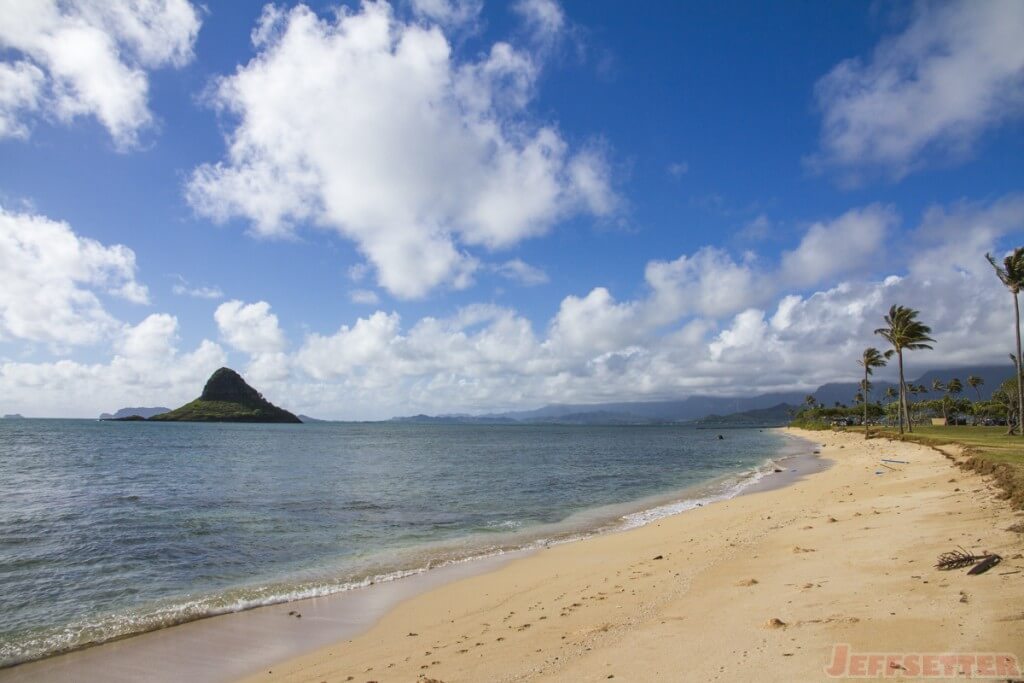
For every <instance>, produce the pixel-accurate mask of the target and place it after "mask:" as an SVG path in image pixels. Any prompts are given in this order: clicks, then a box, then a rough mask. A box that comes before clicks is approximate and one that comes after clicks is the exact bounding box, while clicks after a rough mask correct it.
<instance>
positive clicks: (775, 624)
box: [764, 617, 789, 628]
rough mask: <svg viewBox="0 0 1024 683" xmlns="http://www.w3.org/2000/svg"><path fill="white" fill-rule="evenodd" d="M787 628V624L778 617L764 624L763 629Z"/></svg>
mask: <svg viewBox="0 0 1024 683" xmlns="http://www.w3.org/2000/svg"><path fill="white" fill-rule="evenodd" d="M787 626H789V624H787V623H786V622H784V621H783V620H782V619H779V618H778V617H772V618H771V619H769V620H768V621H766V622H764V627H765V628H786V627H787Z"/></svg>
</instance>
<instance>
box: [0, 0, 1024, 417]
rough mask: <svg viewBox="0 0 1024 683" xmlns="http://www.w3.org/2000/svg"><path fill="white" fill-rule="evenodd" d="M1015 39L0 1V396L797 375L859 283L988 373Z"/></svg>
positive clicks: (701, 7) (658, 384)
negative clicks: (211, 379) (237, 376)
mask: <svg viewBox="0 0 1024 683" xmlns="http://www.w3.org/2000/svg"><path fill="white" fill-rule="evenodd" d="M1022 37H1024V3H1021V2H1018V1H1017V0H1004V1H999V0H980V1H969V0H968V1H963V2H915V3H865V2H860V1H857V2H853V1H843V0H838V1H836V2H830V3H815V2H800V3H761V2H735V3H718V2H686V3H680V2H656V3H645V4H644V5H643V7H642V11H641V9H640V8H638V7H637V6H634V5H630V4H629V3H621V2H612V1H610V0H607V1H605V0H586V1H584V0H574V1H570V0H561V2H559V0H514V1H512V2H494V1H490V2H488V1H486V0H394V1H393V2H391V3H389V2H386V1H384V0H380V1H375V2H364V3H357V2H352V3H336V2H324V3H315V2H311V3H309V4H294V3H278V4H267V5H260V4H259V3H237V2H227V1H223V0H208V1H207V2H206V3H199V2H190V1H189V0H131V1H126V2H123V3H108V2H106V1H105V0H61V1H59V2H58V1H57V0H35V1H33V2H24V1H23V0H0V413H21V414H24V415H27V416H49V417H57V416H67V417H94V416H96V415H97V414H98V413H100V412H103V411H107V412H112V411H113V410H116V409H118V408H120V407H125V406H154V405H163V406H168V407H175V406H177V405H179V404H181V403H183V402H185V401H187V400H190V399H192V398H194V397H196V396H197V395H198V394H199V392H200V390H201V388H202V385H203V383H204V381H205V380H206V378H207V377H208V376H209V374H210V373H211V372H212V371H213V370H215V369H217V368H218V367H220V366H222V365H228V366H230V367H233V368H235V369H237V370H238V371H240V372H241V373H242V374H243V375H244V376H245V377H246V379H247V380H248V381H249V382H250V383H251V384H253V385H254V386H256V387H257V388H258V389H259V390H260V391H262V392H263V394H264V395H265V396H266V397H267V398H269V399H270V400H271V401H273V402H274V403H276V404H278V405H281V406H284V407H286V408H289V409H290V410H292V411H294V412H298V413H305V414H309V415H313V416H316V417H320V418H334V419H386V418H388V417H391V416H393V415H405V414H416V413H482V412H491V411H502V410H508V409H522V408H534V407H539V406H541V405H544V404H547V403H559V402H571V403H596V402H601V401H612V400H614V401H629V400H638V401H643V400H661V399H669V398H682V397H686V396H691V395H698V394H700V395H728V396H733V395H752V394H756V393H761V392H769V391H780V390H800V391H803V390H813V389H814V388H815V387H817V386H818V385H820V384H822V383H824V382H828V381H852V380H855V379H856V378H857V377H858V370H859V368H858V367H857V365H856V359H857V358H858V357H859V356H860V353H861V351H862V350H863V349H864V348H865V347H866V346H869V345H874V346H881V345H882V340H881V338H879V337H877V336H876V335H874V334H873V330H874V329H875V328H877V327H880V326H881V325H882V316H883V315H884V314H885V312H886V311H887V310H888V308H889V306H891V305H893V304H901V305H907V306H911V307H913V308H915V309H918V310H920V312H921V313H920V316H921V319H922V320H923V321H924V322H925V323H926V324H928V325H930V326H931V327H932V329H933V332H934V334H933V336H934V337H935V338H936V340H937V343H936V344H935V349H934V350H933V351H921V352H914V353H911V354H908V357H907V365H908V376H910V377H913V376H915V373H917V374H920V373H921V372H924V371H925V370H929V369H933V368H952V367H958V366H964V365H970V364H983V363H984V364H988V363H1004V362H1005V363H1007V367H1008V368H1009V367H1010V366H1009V361H1008V359H1007V353H1009V352H1010V351H1012V348H1013V346H1012V345H1013V307H1012V299H1011V297H1010V295H1009V293H1008V292H1007V290H1006V289H1005V288H1003V287H1002V285H1001V284H1000V283H999V281H998V280H997V279H996V278H995V276H994V274H993V272H992V269H991V267H990V266H989V264H988V263H987V261H986V260H985V254H986V253H989V252H991V253H993V254H994V255H996V256H997V257H1002V256H1003V255H1004V254H1005V253H1006V252H1008V251H1009V250H1010V249H1012V248H1014V247H1015V246H1019V245H1020V244H1021V243H1022V241H1024V126H1022V121H1024V38H1022ZM1011 372H1012V371H1011ZM891 373H892V369H887V370H884V371H882V372H881V373H879V374H880V376H881V377H883V378H884V377H888V376H889V375H890V374H891Z"/></svg>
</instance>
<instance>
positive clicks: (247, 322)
mask: <svg viewBox="0 0 1024 683" xmlns="http://www.w3.org/2000/svg"><path fill="white" fill-rule="evenodd" d="M213 318H214V320H216V321H217V328H218V329H219V330H220V334H221V336H222V337H223V338H224V341H226V342H227V343H228V344H229V345H230V346H231V347H232V348H235V349H238V350H239V351H243V352H245V353H249V354H261V353H277V352H280V351H283V350H284V348H285V345H286V342H285V338H284V332H283V331H282V330H281V327H280V326H279V325H278V323H277V316H276V315H274V314H273V313H271V312H270V304H268V303H267V302H266V301H257V302H256V303H254V304H246V303H244V302H242V301H238V300H237V299H236V300H233V301H226V302H224V303H222V304H221V305H220V306H218V307H217V310H216V311H215V312H214V314H213Z"/></svg>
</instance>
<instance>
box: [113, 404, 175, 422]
mask: <svg viewBox="0 0 1024 683" xmlns="http://www.w3.org/2000/svg"><path fill="white" fill-rule="evenodd" d="M169 410H170V408H160V407H157V408H121V410H119V411H117V412H116V413H100V419H101V420H123V419H124V418H126V417H134V416H136V415H137V416H138V417H146V418H149V417H153V416H154V415H159V414H160V413H166V412H168V411H169Z"/></svg>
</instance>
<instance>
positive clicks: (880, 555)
mask: <svg viewBox="0 0 1024 683" xmlns="http://www.w3.org/2000/svg"><path fill="white" fill-rule="evenodd" d="M791 433H794V434H796V435H799V436H803V437H806V438H808V439H811V440H813V441H815V442H816V443H819V444H821V449H820V450H821V456H822V457H823V458H828V459H830V460H831V461H832V462H833V463H834V464H833V466H832V467H830V468H828V469H826V470H824V471H822V472H819V473H816V474H813V475H810V476H808V477H806V478H803V479H801V480H800V481H797V482H795V483H794V484H792V485H790V486H787V487H785V488H782V489H777V490H768V491H763V492H757V493H753V494H751V495H744V496H740V497H737V498H734V499H731V500H728V501H724V502H720V503H716V504H714V505H709V506H706V507H704V508H701V509H697V510H693V511H690V512H686V513H684V514H681V515H678V516H675V517H670V518H666V519H663V520H661V521H659V522H657V523H654V524H651V525H649V526H646V527H642V528H639V529H635V530H631V531H627V532H621V533H614V534H608V535H605V536H600V537H596V538H592V539H588V540H585V541H581V542H578V543H572V544H566V545H561V546H555V547H552V548H550V549H547V550H544V551H541V552H539V553H535V554H533V555H531V556H529V557H525V558H522V559H519V560H516V561H514V562H511V563H509V564H507V565H505V566H503V567H502V568H500V569H498V570H496V571H493V572H490V573H486V574H482V575H478V576H473V577H470V578H465V579H462V580H458V581H456V582H454V583H450V584H448V585H445V586H442V587H440V588H437V589H434V590H432V591H429V592H427V593H425V594H422V595H419V596H417V597H413V598H411V599H409V600H407V601H405V602H403V603H401V604H400V605H399V606H397V607H396V608H394V609H393V610H391V611H390V612H389V613H388V614H386V615H385V616H384V617H383V618H382V619H381V620H380V621H379V622H378V623H377V624H376V625H375V626H374V627H373V628H371V629H370V630H369V631H367V632H366V633H364V634H363V635H361V636H359V637H357V638H355V639H353V640H348V641H344V642H338V643H335V644H334V645H331V646H328V647H325V648H323V649H321V650H318V651H316V652H313V653H312V654H309V655H307V656H303V657H300V658H297V659H294V660H292V661H287V662H281V663H280V664H277V665H275V666H273V667H271V668H268V669H267V671H264V672H262V673H260V674H258V675H256V676H254V677H252V679H251V680H253V681H267V680H269V681H296V682H299V681H361V682H363V681H412V680H417V679H428V680H429V679H433V680H435V681H445V682H447V683H451V682H452V681H512V680H542V681H544V680H552V681H555V680H558V681H597V680H608V679H613V678H614V679H618V680H627V681H638V680H639V681H646V680H682V679H683V678H686V679H688V680H778V681H794V680H820V679H823V678H827V674H826V667H827V666H829V665H830V663H831V660H832V657H833V647H834V646H836V645H843V644H846V645H848V646H849V651H850V652H852V653H897V654H899V655H901V656H903V655H907V656H908V657H907V658H905V659H897V660H893V661H892V662H891V664H890V666H891V668H889V669H888V670H887V673H888V675H896V674H901V675H908V676H909V674H911V673H913V672H914V671H913V667H914V666H915V664H914V662H916V661H918V659H915V656H916V655H918V654H921V655H925V656H926V655H927V653H978V652H980V653H1008V654H1012V655H1015V656H1016V657H1018V658H1024V571H1021V570H1022V569H1024V559H1022V555H1021V553H1022V551H1024V536H1022V535H1021V534H1020V533H1019V532H1016V531H1010V530H1008V528H1009V527H1010V526H1012V525H1014V524H1019V523H1020V522H1022V521H1024V514H1022V513H1019V512H1017V513H1015V512H1013V511H1011V510H1010V509H1009V507H1008V506H1007V504H1006V503H1005V502H1003V501H1002V500H1000V499H999V497H998V495H999V491H998V490H996V489H995V488H994V487H992V486H991V485H990V484H989V483H987V482H986V481H985V480H984V479H983V478H982V477H980V476H978V475H975V474H970V473H967V472H964V471H961V470H960V469H959V468H956V467H955V466H954V465H953V462H952V461H951V460H949V459H947V457H945V456H944V455H943V454H942V453H939V452H938V451H936V450H934V449H932V448H929V447H926V446H921V445H917V444H911V443H898V442H892V441H888V440H883V439H872V440H870V441H867V442H865V441H864V440H863V437H862V436H858V435H855V434H846V433H834V432H813V433H812V432H802V433H801V432H795V431H794V432H791ZM882 458H889V459H892V460H902V461H906V462H907V464H899V463H893V464H890V467H892V468H895V469H889V468H888V467H884V466H881V465H880V462H881V459H882ZM878 472H881V473H880V474H879V473H878ZM957 546H963V547H964V548H966V549H968V550H970V551H972V552H975V553H980V552H982V551H989V552H995V553H998V554H1000V555H1001V556H1002V557H1003V562H1002V563H1001V564H1000V565H998V566H997V567H995V568H994V569H992V570H990V571H989V572H987V573H985V574H983V575H980V576H968V575H967V569H959V570H954V571H938V570H937V569H935V567H934V564H935V561H936V557H937V556H938V555H939V554H940V553H942V552H944V551H947V550H952V549H954V548H956V547H957ZM960 661H961V664H960V666H961V667H962V666H964V664H963V663H964V662H967V661H970V662H975V663H976V664H977V665H978V666H980V667H981V672H982V673H983V674H984V673H986V667H999V666H1003V664H1001V663H1000V661H1001V660H998V659H993V658H989V659H986V658H985V657H984V656H983V657H981V658H978V659H972V660H960ZM993 661H994V662H995V664H993ZM933 663H934V662H933ZM904 664H907V665H908V666H909V668H904V669H902V670H901V669H898V668H897V667H898V666H903V665H904ZM926 666H927V662H926ZM936 666H939V665H936ZM947 673H950V672H947ZM976 673H977V672H976ZM989 673H991V675H993V676H995V675H1000V676H1001V677H1002V678H1006V677H1007V676H1006V675H1005V672H1001V670H998V671H997V668H991V671H989ZM1011 673H1012V672H1011Z"/></svg>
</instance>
